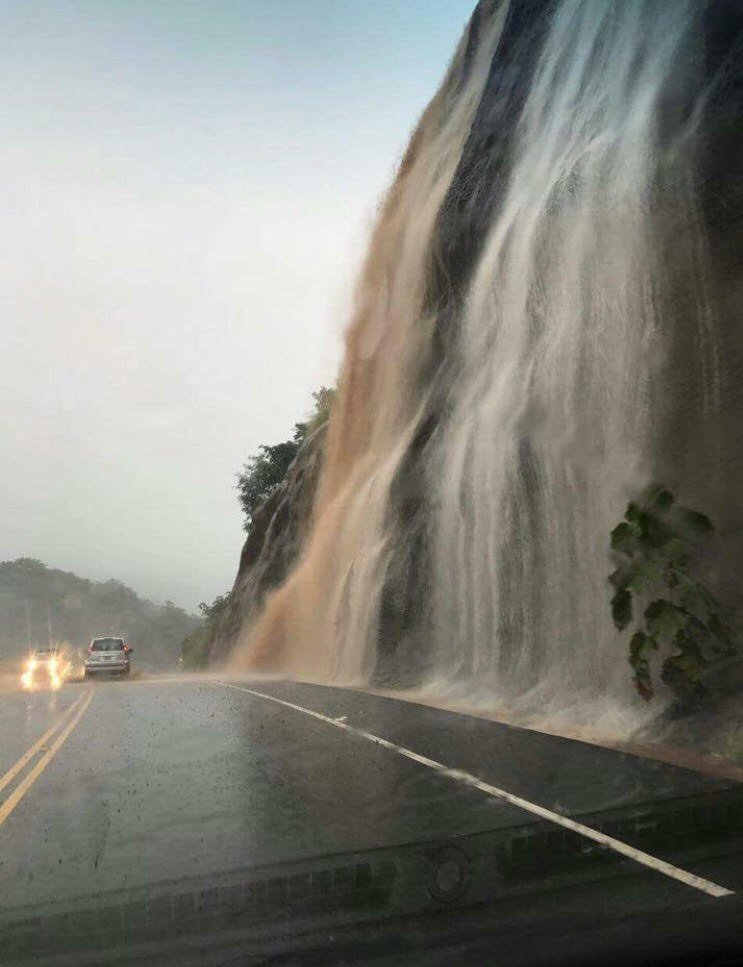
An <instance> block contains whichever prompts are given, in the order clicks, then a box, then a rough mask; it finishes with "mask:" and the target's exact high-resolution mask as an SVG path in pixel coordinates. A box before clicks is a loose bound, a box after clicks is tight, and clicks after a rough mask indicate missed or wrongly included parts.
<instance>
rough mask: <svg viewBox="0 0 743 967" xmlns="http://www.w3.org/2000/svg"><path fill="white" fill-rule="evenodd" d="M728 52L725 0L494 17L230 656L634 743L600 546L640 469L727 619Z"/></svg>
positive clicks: (734, 115) (395, 240) (736, 113)
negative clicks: (701, 516) (587, 727)
mask: <svg viewBox="0 0 743 967" xmlns="http://www.w3.org/2000/svg"><path fill="white" fill-rule="evenodd" d="M742 57H743V12H742V8H741V6H740V4H738V3H731V2H729V0H709V2H707V3H699V2H698V0H668V2H662V0H636V2H634V0H633V2H627V0H606V2H598V0H512V2H509V0H481V2H480V3H479V4H478V5H477V7H476V9H475V12H474V14H473V17H472V19H471V21H470V24H469V26H468V27H467V30H466V32H465V35H464V37H463V39H462V42H461V43H460V45H459V47H458V48H457V50H456V52H455V54H454V57H453V60H452V62H451V65H450V68H449V70H448V72H447V74H446V76H445V77H444V80H443V82H442V84H441V86H440V88H439V90H438V91H437V93H436V94H435V96H434V97H433V99H432V101H431V102H430V104H429V105H428V107H427V108H426V110H425V111H424V113H423V115H422V117H421V120H420V122H419V124H418V126H417V128H416V129H415V131H414V134H413V137H412V139H411V141H410V144H409V147H408V150H407V152H406V154H405V156H404V158H403V160H402V163H401V165H400V168H399V171H398V173H397V177H396V179H395V181H394V182H393V184H392V186H391V188H390V190H389V193H388V195H387V197H386V199H385V201H384V203H383V205H382V206H381V207H380V211H379V217H378V221H377V224H376V227H375V229H374V231H373V233H372V237H371V240H370V245H369V250H368V255H367V257H366V260H365V263H364V265H363V267H362V270H361V273H360V278H359V281H358V286H357V293H356V302H355V306H354V313H353V317H352V320H351V324H350V326H349V329H348V332H347V336H346V354H345V359H344V363H343V366H342V370H341V374H340V379H339V388H338V396H337V398H336V402H335V404H334V407H333V415H332V417H331V421H330V427H329V431H328V442H327V459H326V460H325V461H324V471H323V475H322V483H321V485H320V486H319V488H318V493H317V498H316V500H315V502H314V505H313V508H314V509H313V513H312V520H311V524H310V526H309V527H308V526H307V520H308V517H309V510H308V508H309V506H310V504H311V502H312V498H311V491H314V487H315V482H316V481H317V471H318V468H319V463H320V460H319V458H318V459H317V460H315V458H313V457H312V456H311V452H310V453H308V454H305V455H304V456H303V457H302V460H298V461H297V465H296V467H295V468H293V472H292V474H290V478H289V479H288V480H287V482H286V486H285V487H283V488H282V489H281V490H280V491H279V492H277V494H275V495H274V497H273V498H272V499H271V501H269V503H268V504H267V505H266V507H265V508H264V509H263V511H262V513H261V515H260V516H261V521H260V524H258V525H257V526H256V527H255V529H254V531H253V533H252V534H251V537H250V539H249V541H248V543H247V544H246V548H245V552H244V555H243V562H242V564H241V572H240V576H239V577H238V582H237V584H236V587H235V601H234V605H233V612H231V614H230V615H229V616H228V620H226V621H225V633H224V635H223V636H222V639H221V640H220V643H219V647H218V649H217V651H218V652H219V653H220V654H224V653H225V651H226V649H227V648H228V647H230V646H231V645H232V644H234V643H235V642H237V641H238V638H239V642H240V647H238V648H236V649H235V661H236V662H241V663H242V666H243V667H244V668H251V667H252V668H255V667H263V668H265V667H271V668H273V669H275V670H276V671H278V672H285V673H288V674H291V675H296V676H307V677H312V678H314V679H321V680H325V681H329V682H337V683H340V684H356V685H364V684H384V685H386V686H388V685H392V686H415V687H416V688H423V689H429V690H436V691H438V692H439V693H444V694H453V695H455V696H466V697H467V699H468V701H472V702H477V701H479V702H482V703H486V704H487V705H488V707H490V708H493V707H503V708H514V707H518V708H519V709H520V710H525V711H531V713H533V714H534V715H535V716H538V715H553V716H554V717H555V718H556V720H560V721H566V722H570V721H573V720H575V719H576V718H578V717H580V718H581V719H582V720H583V721H584V722H591V723H595V722H596V721H598V720H599V719H601V720H602V721H603V720H605V721H606V722H608V723H615V724H617V727H618V728H619V729H620V730H625V729H626V728H627V727H628V726H630V725H634V724H637V722H638V720H642V718H643V717H645V716H647V715H648V707H647V706H645V705H644V704H643V703H642V701H641V699H639V698H638V696H637V694H636V693H635V690H634V688H633V686H632V683H631V675H630V671H629V668H628V664H627V641H626V638H624V637H622V636H621V635H620V634H619V633H618V632H617V631H616V629H615V627H614V626H613V624H612V621H611V616H610V612H609V608H608V598H609V588H608V584H607V575H608V573H609V571H610V570H611V569H612V567H611V564H610V561H609V557H608V539H609V533H610V530H611V528H612V527H613V526H614V525H615V524H616V522H617V521H618V520H619V519H620V518H621V516H622V514H623V512H624V508H625V507H626V504H627V501H628V499H630V498H632V497H633V496H635V495H636V494H637V492H638V491H639V490H641V489H642V488H643V487H644V486H645V485H646V484H648V483H650V482H651V481H653V480H660V481H663V482H664V483H666V484H667V485H668V486H670V488H671V490H672V491H673V492H674V493H675V494H677V495H678V496H679V498H680V499H681V500H682V501H683V502H684V503H688V504H690V505H691V506H693V507H696V508H698V509H699V510H701V511H704V512H705V513H707V514H709V515H710V516H711V517H712V519H713V520H714V521H715V523H716V524H717V525H718V534H719V548H718V552H717V553H716V554H715V555H714V560H713V561H710V574H709V576H708V577H709V580H708V583H709V585H710V587H711V588H712V589H713V590H714V591H715V592H716V593H718V594H719V595H720V597H721V599H722V600H723V602H724V604H726V605H727V606H728V607H729V608H730V609H731V610H733V611H737V612H738V615H739V616H740V615H741V614H743V607H741V604H742V601H741V582H740V574H741V569H742V568H743V501H741V481H743V445H742V443H741V440H742V434H743V378H742V375H741V374H743V338H742V337H741V328H740V308H739V307H740V297H741V285H742V278H743V277H742V276H741V270H740V255H739V253H740V241H741V217H740V215H741V206H742V198H741V187H740V186H741V184H743V179H742V178H741V169H742V166H743V150H742V149H743V136H741V128H740V116H741V108H742V106H743V81H742V80H741V78H742V77H743V70H742V69H741V60H742ZM304 461H306V462H307V468H306V474H305V470H304ZM305 477H306V479H305ZM300 543H302V544H303V546H302V552H301V554H300V555H299V556H298V555H297V550H298V547H299V544H300ZM287 573H288V577H287V579H286V580H285V581H283V583H282V582H281V578H282V576H283V575H285V574H287ZM277 585H280V586H279V587H278V588H277V587H276V586H277ZM274 588H276V590H275V593H272V594H271V595H268V596H267V594H266V592H267V591H268V590H269V589H274ZM259 610H260V614H259V613H258V612H259ZM241 621H242V623H243V629H242V631H240V632H239V633H238V628H239V625H240V622H241ZM612 727H613V725H612Z"/></svg>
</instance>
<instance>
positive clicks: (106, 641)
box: [90, 638, 124, 651]
mask: <svg viewBox="0 0 743 967" xmlns="http://www.w3.org/2000/svg"><path fill="white" fill-rule="evenodd" d="M90 650H91V651H123V650H124V640H123V638H95V639H94V640H93V643H92V644H91V646H90Z"/></svg>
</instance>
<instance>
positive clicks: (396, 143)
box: [0, 0, 474, 608]
mask: <svg viewBox="0 0 743 967" xmlns="http://www.w3.org/2000/svg"><path fill="white" fill-rule="evenodd" d="M473 6H474V0H142V2H140V0H50V2H41V0H16V2H7V0H6V2H2V3H0V142H1V143H2V151H1V152H0V210H1V211H2V221H0V299H1V303H0V312H1V313H2V314H1V316H0V319H1V320H2V322H1V325H2V344H1V348H0V386H1V387H2V406H1V407H0V454H1V457H0V468H1V469H0V559H3V560H7V559H10V558H15V557H19V556H33V557H38V558H40V559H41V560H43V561H45V562H46V563H47V564H49V565H51V566H54V567H60V568H63V569H66V570H71V571H75V572H77V573H78V574H80V575H82V576H84V577H90V578H94V579H105V578H109V577H116V578H119V579H121V580H123V581H125V582H126V583H127V584H129V585H131V586H132V587H134V588H135V589H136V590H137V591H139V592H141V593H143V594H145V595H147V596H150V597H152V598H153V599H155V600H159V601H163V600H165V599H167V598H170V599H172V600H174V601H175V602H176V603H178V604H181V605H183V606H185V607H187V608H194V607H195V606H196V604H197V603H198V602H199V601H201V600H204V599H209V600H210V599H211V598H213V597H214V595H215V594H217V593H219V592H221V591H223V590H226V589H227V588H228V587H229V586H230V585H231V584H232V581H233V579H234V574H235V570H236V566H237V560H238V555H239V549H240V545H241V543H242V539H243V534H242V532H241V518H240V512H239V507H238V504H237V501H236V496H235V490H234V482H235V480H234V475H235V473H236V471H237V470H238V469H239V468H240V466H241V464H242V463H243V462H244V460H245V459H246V457H247V456H248V455H249V454H250V453H251V452H253V451H255V449H256V448H257V447H258V445H259V444H262V443H273V442H277V441H279V440H282V439H285V438H286V437H287V436H289V435H290V433H291V430H292V427H293V424H294V423H295V422H296V421H297V420H299V419H301V418H302V417H303V416H304V415H305V414H306V412H307V410H308V409H309V407H310V403H311V393H312V391H313V390H314V389H316V388H317V387H318V386H320V385H321V384H323V383H325V384H327V383H330V382H332V381H333V380H334V378H335V374H336V371H337V367H338V363H339V358H340V349H341V336H342V332H343V329H344V327H345V324H346V322H347V315H348V303H349V296H350V290H351V286H352V284H353V279H354V275H355V272H356V270H357V267H358V263H359V260H360V258H361V256H362V253H363V248H364V245H365V241H366V237H367V235H368V232H369V227H370V223H371V219H372V218H373V214H374V209H375V205H376V204H377V201H378V199H379V196H380V194H381V192H382V191H383V189H384V187H385V186H386V184H387V183H388V182H389V180H390V178H391V176H392V173H393V171H394V168H395V164H396V162H397V161H398V159H399V157H400V154H401V152H402V150H403V148H404V146H405V142H406V140H407V136H408V134H409V132H410V129H411V127H412V125H413V123H414V121H415V120H416V118H417V116H418V115H419V114H420V112H421V110H422V108H423V106H424V104H425V102H426V101H427V100H428V99H429V97H430V96H431V94H432V93H433V91H434V89H435V87H436V85H437V83H438V81H439V79H440V77H441V75H442V73H443V70H444V68H445V66H446V63H447V62H448V59H449V57H450V54H451V52H452V51H453V48H454V45H455V43H456V41H457V39H458V37H459V34H460V33H461V30H462V28H463V26H464V24H465V22H466V19H467V17H468V15H469V13H470V10H471V8H472V7H473Z"/></svg>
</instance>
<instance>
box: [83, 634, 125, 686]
mask: <svg viewBox="0 0 743 967" xmlns="http://www.w3.org/2000/svg"><path fill="white" fill-rule="evenodd" d="M132 651H133V649H132V648H130V647H129V645H127V644H125V643H124V639H123V638H94V639H93V640H92V641H91V643H90V648H88V656H87V658H86V659H85V677H86V678H90V677H91V675H99V674H104V673H108V674H112V673H116V674H118V675H128V674H129V671H130V666H131V661H130V658H129V655H130V654H131V652H132Z"/></svg>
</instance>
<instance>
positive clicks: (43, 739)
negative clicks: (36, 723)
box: [0, 694, 85, 792]
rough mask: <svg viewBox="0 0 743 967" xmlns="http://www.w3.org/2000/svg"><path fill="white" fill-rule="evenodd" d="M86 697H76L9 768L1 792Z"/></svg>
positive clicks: (1, 779) (0, 782) (2, 782)
mask: <svg viewBox="0 0 743 967" xmlns="http://www.w3.org/2000/svg"><path fill="white" fill-rule="evenodd" d="M84 698H85V695H84V694H83V695H80V696H79V698H76V699H75V701H74V702H73V703H72V705H70V707H69V708H67V709H65V711H64V712H63V713H62V714H61V715H60V717H59V718H58V719H57V721H56V722H55V723H54V725H53V726H52V727H51V728H50V729H47V731H46V732H45V733H44V734H43V735H42V736H41V738H40V739H39V740H38V741H37V742H34V744H33V745H32V746H31V748H30V749H29V750H28V752H24V754H23V755H22V756H21V757H20V759H19V760H18V761H17V762H16V763H15V765H12V766H11V767H10V769H8V771H7V772H6V773H5V775H4V776H3V777H2V778H0V792H2V790H3V789H5V787H6V786H7V785H8V783H9V782H12V781H13V780H14V779H15V777H16V776H17V775H18V773H19V772H20V771H21V769H23V768H25V766H26V764H27V763H28V762H30V760H31V759H33V757H34V756H35V755H36V753H37V752H38V751H39V750H40V749H43V747H44V746H45V745H46V743H47V742H48V741H49V739H51V737H52V736H53V735H54V733H55V732H56V731H57V730H58V729H59V728H60V727H61V725H62V723H63V722H64V721H65V719H67V718H69V717H70V715H72V713H73V712H74V710H75V709H76V708H77V706H78V705H79V704H80V702H82V700H83V699H84Z"/></svg>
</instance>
